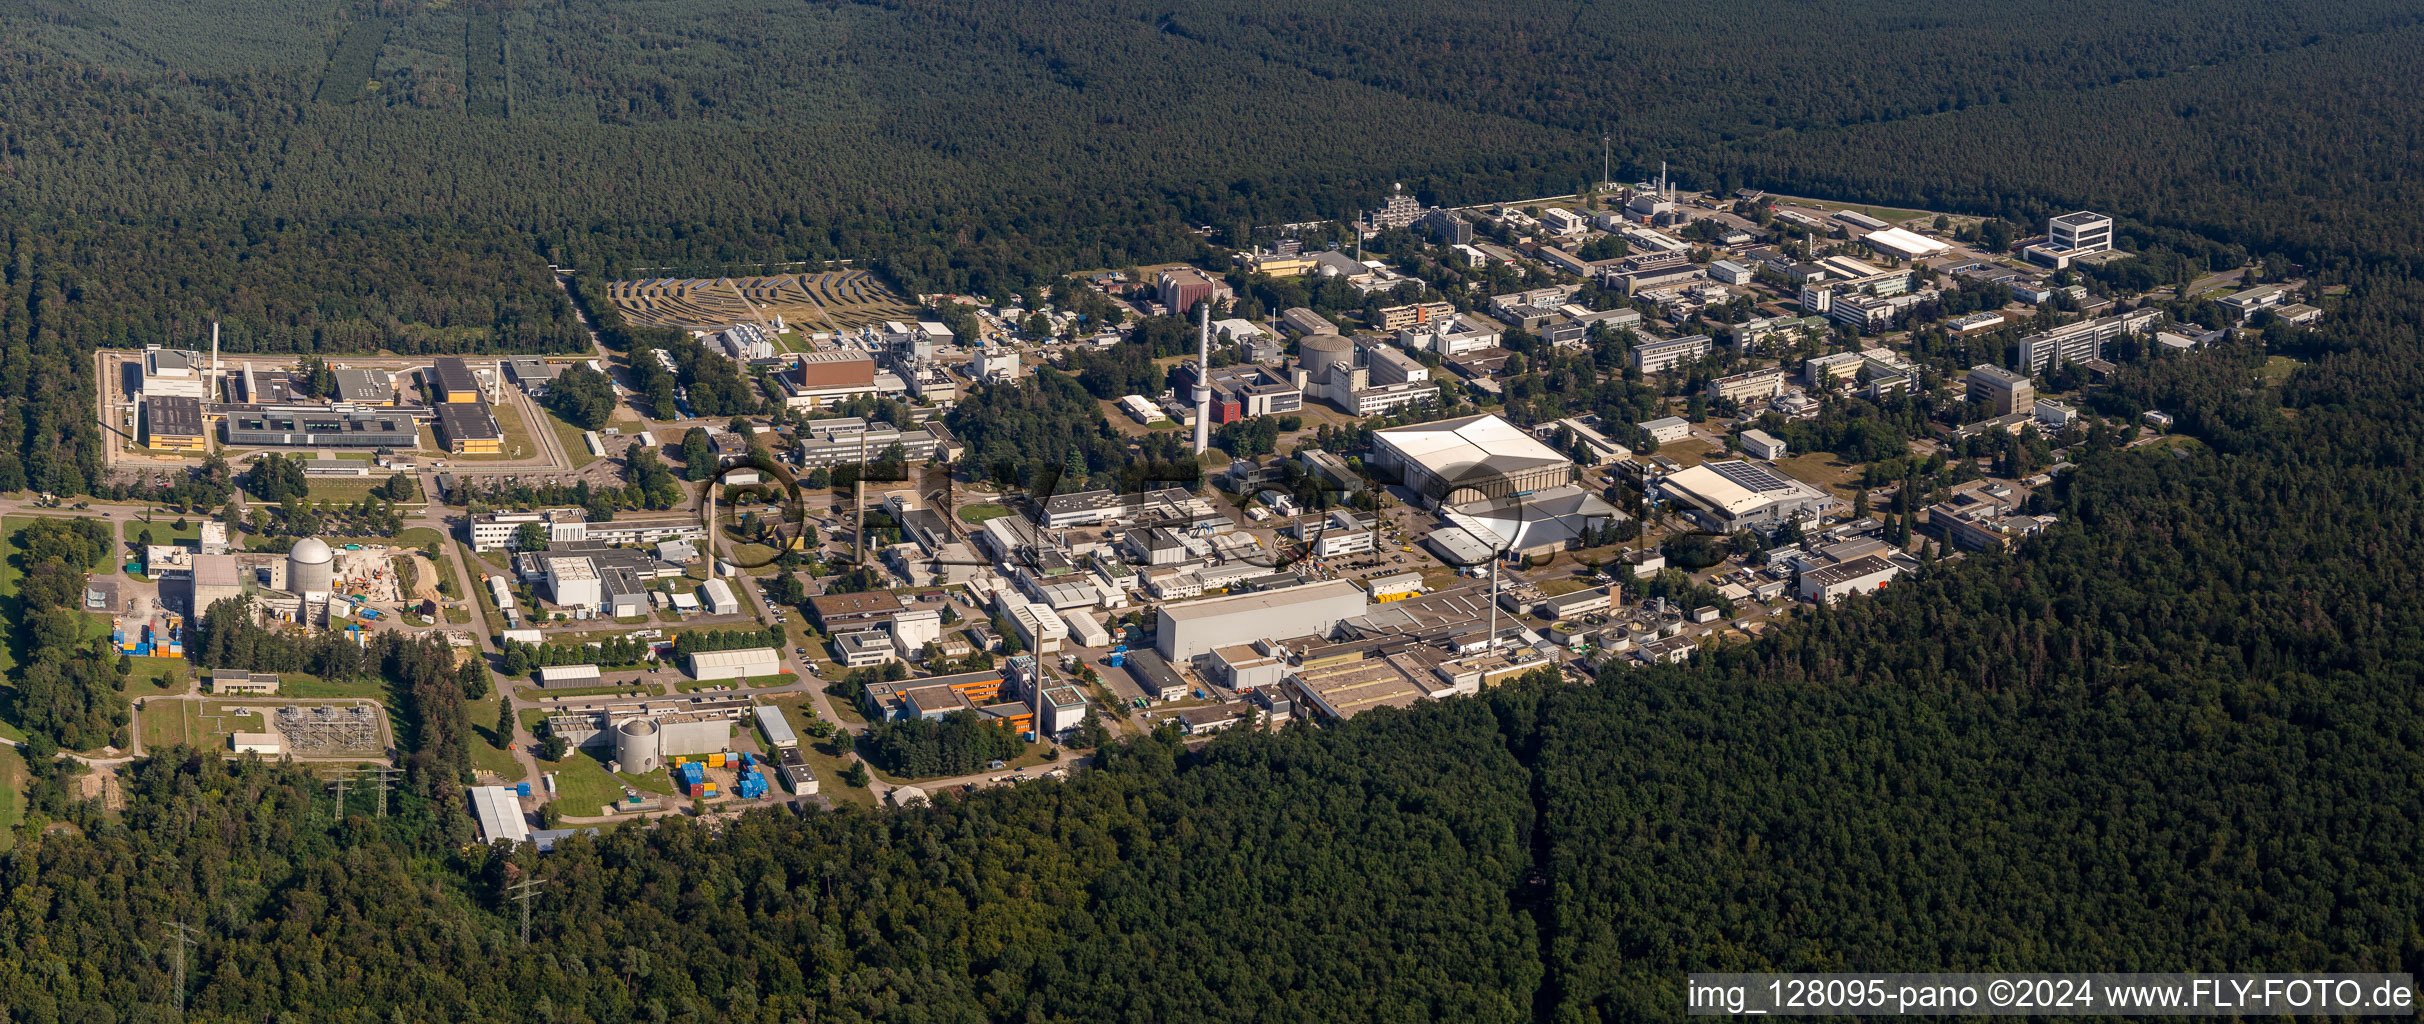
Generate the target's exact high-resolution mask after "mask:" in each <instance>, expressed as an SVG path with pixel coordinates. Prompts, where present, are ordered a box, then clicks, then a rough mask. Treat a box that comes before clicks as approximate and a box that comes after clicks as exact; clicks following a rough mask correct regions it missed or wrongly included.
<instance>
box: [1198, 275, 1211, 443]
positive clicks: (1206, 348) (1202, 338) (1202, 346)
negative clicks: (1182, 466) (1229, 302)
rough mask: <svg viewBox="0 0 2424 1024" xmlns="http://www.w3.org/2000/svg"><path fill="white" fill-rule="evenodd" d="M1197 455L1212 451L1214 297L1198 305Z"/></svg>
mask: <svg viewBox="0 0 2424 1024" xmlns="http://www.w3.org/2000/svg"><path fill="white" fill-rule="evenodd" d="M1195 313H1196V316H1195V330H1196V334H1195V454H1197V455H1202V454H1203V453H1204V451H1205V449H1208V448H1210V447H1212V386H1211V384H1210V383H1209V380H1210V378H1211V376H1212V297H1211V296H1209V295H1206V296H1204V297H1203V298H1201V299H1198V300H1196V303H1195Z"/></svg>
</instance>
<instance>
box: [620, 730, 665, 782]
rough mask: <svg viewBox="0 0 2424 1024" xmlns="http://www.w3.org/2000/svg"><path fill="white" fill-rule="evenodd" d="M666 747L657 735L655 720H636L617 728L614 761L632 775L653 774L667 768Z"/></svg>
mask: <svg viewBox="0 0 2424 1024" xmlns="http://www.w3.org/2000/svg"><path fill="white" fill-rule="evenodd" d="M664 754H665V745H664V742H663V738H662V737H660V736H659V735H658V734H657V724H656V722H655V721H654V720H653V719H647V718H634V719H632V720H630V721H628V722H625V723H623V724H621V725H619V726H616V727H615V730H614V759H615V760H617V761H620V762H622V763H623V770H624V771H626V772H630V773H632V774H635V775H637V774H644V773H647V772H653V771H655V770H657V769H659V768H662V767H664V766H665V757H664Z"/></svg>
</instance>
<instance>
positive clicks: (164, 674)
mask: <svg viewBox="0 0 2424 1024" xmlns="http://www.w3.org/2000/svg"><path fill="white" fill-rule="evenodd" d="M127 660H129V661H132V662H134V666H135V670H134V671H133V672H129V673H127V676H126V692H127V693H128V694H129V695H131V696H135V697H159V696H164V695H168V694H178V693H184V692H185V689H186V683H187V682H188V681H189V680H191V679H193V678H194V672H193V669H194V667H193V664H192V663H191V662H188V661H186V660H185V659H183V658H137V657H134V656H132V655H128V656H127ZM172 680H173V682H172Z"/></svg>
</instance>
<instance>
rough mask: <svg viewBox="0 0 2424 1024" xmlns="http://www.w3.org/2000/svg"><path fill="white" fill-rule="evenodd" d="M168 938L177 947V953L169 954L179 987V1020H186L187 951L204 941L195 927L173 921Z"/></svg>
mask: <svg viewBox="0 0 2424 1024" xmlns="http://www.w3.org/2000/svg"><path fill="white" fill-rule="evenodd" d="M168 937H169V941H170V942H172V943H174V944H175V945H176V949H175V951H174V952H172V953H170V954H169V957H170V960H169V964H170V976H171V977H172V978H173V979H174V981H175V983H176V986H177V1019H178V1020H184V1019H185V951H186V950H187V949H190V948H192V947H193V946H195V945H197V944H199V943H200V942H201V941H202V939H201V936H200V935H199V933H198V930H197V929H196V928H194V926H193V925H190V924H186V923H185V922H183V921H171V922H169V923H168Z"/></svg>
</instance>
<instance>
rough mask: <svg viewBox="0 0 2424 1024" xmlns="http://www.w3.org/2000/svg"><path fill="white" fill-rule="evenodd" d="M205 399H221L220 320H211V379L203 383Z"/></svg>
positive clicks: (209, 400)
mask: <svg viewBox="0 0 2424 1024" xmlns="http://www.w3.org/2000/svg"><path fill="white" fill-rule="evenodd" d="M202 390H203V392H204V394H203V399H202V400H203V401H206V402H216V401H218V400H219V322H218V321H216V320H213V321H211V322H210V379H209V380H207V381H204V382H203V384H202Z"/></svg>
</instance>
